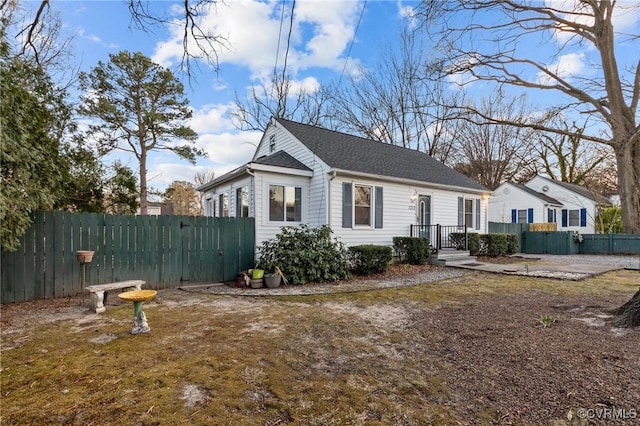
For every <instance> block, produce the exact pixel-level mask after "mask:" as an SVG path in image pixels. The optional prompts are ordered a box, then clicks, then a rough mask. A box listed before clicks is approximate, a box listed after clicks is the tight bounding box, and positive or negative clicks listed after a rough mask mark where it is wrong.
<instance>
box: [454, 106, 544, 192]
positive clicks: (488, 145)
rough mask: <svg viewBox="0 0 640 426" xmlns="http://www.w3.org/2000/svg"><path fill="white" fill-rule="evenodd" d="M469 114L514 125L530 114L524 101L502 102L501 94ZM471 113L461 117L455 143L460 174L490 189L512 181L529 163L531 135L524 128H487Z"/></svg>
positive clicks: (493, 126)
mask: <svg viewBox="0 0 640 426" xmlns="http://www.w3.org/2000/svg"><path fill="white" fill-rule="evenodd" d="M468 109H469V110H470V111H480V112H481V113H482V115H490V116H499V117H503V118H504V119H508V120H510V121H513V122H515V123H519V122H522V121H524V120H525V119H526V117H527V116H528V115H529V114H530V111H529V110H528V108H527V106H526V104H525V101H524V98H511V99H508V98H505V97H504V96H502V95H501V94H497V95H494V96H491V97H489V98H485V99H483V100H482V101H481V102H480V104H479V105H478V106H474V105H471V106H469V108H468ZM476 115H477V114H474V113H473V112H469V113H468V114H465V115H462V116H461V117H460V119H459V121H460V124H459V127H458V133H457V135H456V136H457V137H456V140H455V147H456V155H455V156H454V158H456V159H457V160H458V163H456V164H455V165H454V167H455V169H456V170H458V171H459V172H461V173H463V174H465V175H467V176H469V177H470V178H472V179H474V180H475V181H476V182H479V183H481V184H482V185H484V186H486V187H487V188H490V189H495V188H497V187H498V186H499V185H500V184H501V183H502V182H505V181H510V180H514V179H515V178H516V177H517V176H518V175H519V174H520V173H521V171H522V170H523V168H524V166H525V165H526V164H528V163H529V162H530V158H529V152H530V150H529V141H530V139H531V136H532V133H533V131H532V130H530V129H527V128H524V127H517V126H500V125H495V124H487V123H486V122H485V121H484V120H483V119H482V118H480V119H478V117H477V116H476Z"/></svg>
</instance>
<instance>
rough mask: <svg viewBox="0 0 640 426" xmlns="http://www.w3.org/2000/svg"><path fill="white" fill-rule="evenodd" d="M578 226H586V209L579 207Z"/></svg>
mask: <svg viewBox="0 0 640 426" xmlns="http://www.w3.org/2000/svg"><path fill="white" fill-rule="evenodd" d="M580 226H581V227H583V228H584V227H585V226H587V209H580Z"/></svg>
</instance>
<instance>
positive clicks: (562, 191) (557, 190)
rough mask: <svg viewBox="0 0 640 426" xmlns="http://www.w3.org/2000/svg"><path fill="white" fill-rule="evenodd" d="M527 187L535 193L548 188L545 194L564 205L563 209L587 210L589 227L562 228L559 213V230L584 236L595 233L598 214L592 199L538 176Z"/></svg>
mask: <svg viewBox="0 0 640 426" xmlns="http://www.w3.org/2000/svg"><path fill="white" fill-rule="evenodd" d="M526 185H527V186H528V187H529V188H531V189H533V190H534V191H539V192H543V190H542V188H543V187H544V186H547V187H548V189H547V191H545V192H544V193H545V194H546V195H548V196H549V197H552V198H555V199H556V200H558V201H560V202H561V203H562V205H563V207H562V208H563V209H567V210H580V209H582V208H585V209H587V226H586V227H584V226H582V227H581V226H567V227H562V218H561V212H560V211H559V212H558V229H559V230H562V231H577V232H580V233H583V234H594V233H595V218H596V214H597V209H596V203H595V201H593V200H592V199H590V198H587V197H584V196H582V195H580V194H578V193H576V192H573V191H570V190H568V189H566V188H565V187H563V186H560V185H557V184H555V183H553V181H550V180H548V179H545V178H543V177H540V176H536V177H534V178H533V179H531V180H530V181H529V182H527V183H526Z"/></svg>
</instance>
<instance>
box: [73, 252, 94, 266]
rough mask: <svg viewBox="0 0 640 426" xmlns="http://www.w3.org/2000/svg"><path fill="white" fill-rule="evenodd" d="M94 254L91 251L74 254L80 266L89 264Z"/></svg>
mask: <svg viewBox="0 0 640 426" xmlns="http://www.w3.org/2000/svg"><path fill="white" fill-rule="evenodd" d="M94 253H95V252H94V251H92V250H78V251H77V252H76V259H78V262H80V264H85V263H91V261H92V260H93V254H94Z"/></svg>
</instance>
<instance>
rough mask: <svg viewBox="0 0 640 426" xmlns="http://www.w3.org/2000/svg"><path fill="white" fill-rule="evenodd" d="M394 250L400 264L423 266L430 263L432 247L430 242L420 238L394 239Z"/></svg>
mask: <svg viewBox="0 0 640 426" xmlns="http://www.w3.org/2000/svg"><path fill="white" fill-rule="evenodd" d="M393 249H394V250H395V251H396V254H397V255H398V258H399V259H400V262H402V263H410V264H412V265H423V264H425V263H427V262H428V261H429V256H430V255H431V247H430V245H429V240H427V239H425V238H418V237H393Z"/></svg>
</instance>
